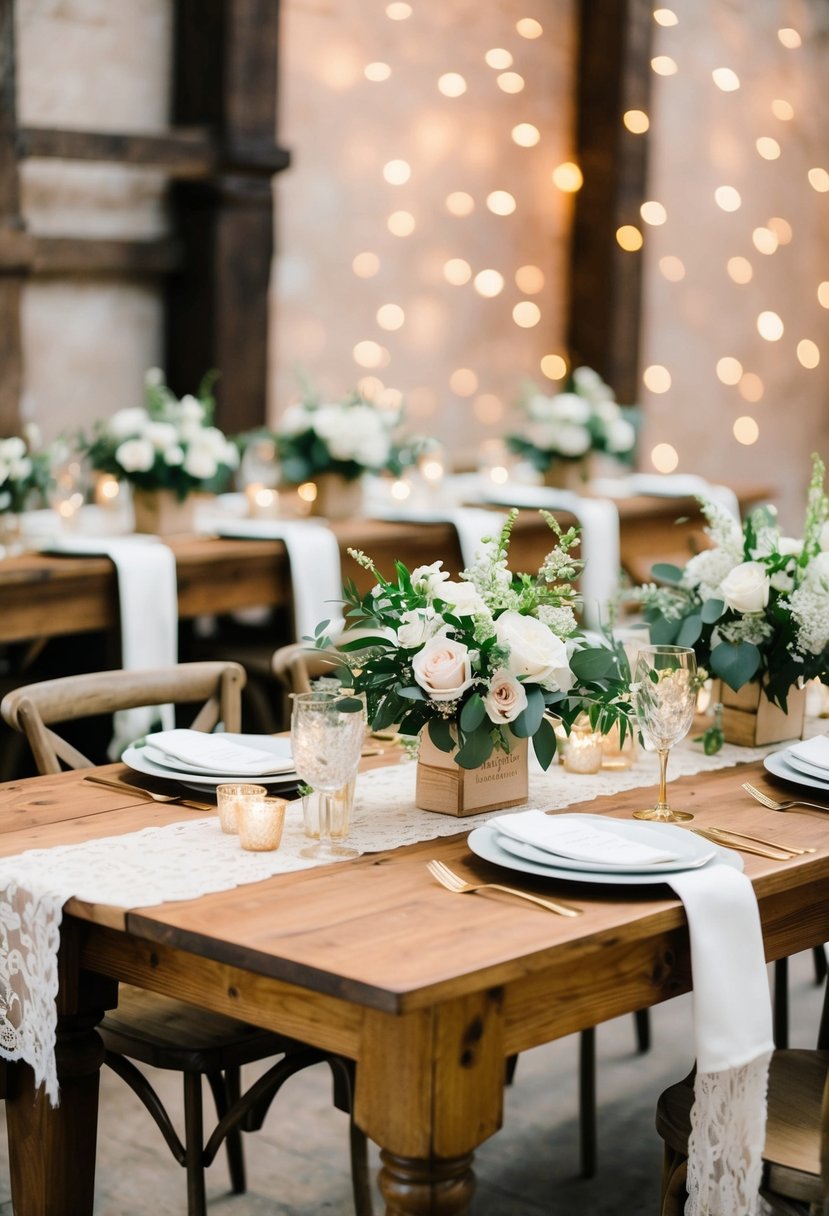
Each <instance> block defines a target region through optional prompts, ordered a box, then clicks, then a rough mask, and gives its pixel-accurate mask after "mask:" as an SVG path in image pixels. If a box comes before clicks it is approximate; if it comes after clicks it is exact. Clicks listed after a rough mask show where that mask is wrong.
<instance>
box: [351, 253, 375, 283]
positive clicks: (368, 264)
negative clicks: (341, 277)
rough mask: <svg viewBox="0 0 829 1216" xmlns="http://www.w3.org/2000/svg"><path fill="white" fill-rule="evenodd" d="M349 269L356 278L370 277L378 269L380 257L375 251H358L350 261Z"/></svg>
mask: <svg viewBox="0 0 829 1216" xmlns="http://www.w3.org/2000/svg"><path fill="white" fill-rule="evenodd" d="M351 269H352V270H353V271H354V273H355V274H356V276H357V278H358V279H371V278H373V277H374V275H376V274H377V271H378V270H379V269H380V259H379V258H378V256H377V254H376V253H369V252H368V251H366V252H364V253H358V254H357V256H356V257H355V258H354V259H353V261H352V263H351Z"/></svg>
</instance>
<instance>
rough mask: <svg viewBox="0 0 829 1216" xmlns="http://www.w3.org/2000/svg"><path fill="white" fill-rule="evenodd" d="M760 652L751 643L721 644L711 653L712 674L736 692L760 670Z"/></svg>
mask: <svg viewBox="0 0 829 1216" xmlns="http://www.w3.org/2000/svg"><path fill="white" fill-rule="evenodd" d="M760 663H761V655H760V651H759V650H758V649H757V647H756V646H754V645H753V644H752V643H751V642H738V643H736V644H734V643H733V642H720V644H719V645H718V646H715V647H714V649H713V650H712V651H711V672H712V674H713V675H715V676H719V678H720V679H721V680H725V682H726V684H727V685H728V686H729V688H733V689H734V691H735V692H736V691H737V690H738V689H740V688H742V686H743V685H744V684H748V682H749V680H751V679H753V677H754V676H755V675H756V674H757V672H758V671H759V670H760Z"/></svg>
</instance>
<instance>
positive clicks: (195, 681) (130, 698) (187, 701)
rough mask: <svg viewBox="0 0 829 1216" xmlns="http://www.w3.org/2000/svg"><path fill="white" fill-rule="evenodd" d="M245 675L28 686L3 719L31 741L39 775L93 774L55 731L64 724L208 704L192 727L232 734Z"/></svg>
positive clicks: (110, 678)
mask: <svg viewBox="0 0 829 1216" xmlns="http://www.w3.org/2000/svg"><path fill="white" fill-rule="evenodd" d="M245 678H246V677H245V669H244V668H243V667H242V666H241V665H240V664H239V663H232V662H229V661H228V662H218V661H217V662H207V663H179V664H177V665H176V666H174V667H163V668H155V669H152V670H147V671H120V670H116V671H96V672H91V673H88V674H84V675H72V676H63V677H62V678H60V679H57V680H42V681H41V682H40V683H37V684H25V685H23V686H22V687H20V688H15V689H14V690H13V691H12V692H9V693H7V694H6V696H5V697H4V698H3V700H2V702H0V714H1V715H2V717H3V719H4V720H5V721H6V722H7V723H8V725H9V726H11V727H12V728H13V729H14V730H18V731H21V732H22V733H23V734H24V735H25V736H26V738H27V740H28V742H29V746H30V747H31V749H32V754H33V755H34V760H35V764H36V766H37V771H38V772H39V773H59V772H60V771H61V761H63V764H64V765H65V766H66V767H68V768H91V767H92V766H93V764H94V761H92V760H88V759H87V757H86V756H84V755H83V753H82V752H79V751H78V750H77V749H76V748H75V747H73V746H72V745H71V744H70V743H68V742H67V741H66V740H65V739H62V738H61V737H60V735H58V734H56V733H55V732H54V731H53V730H50V729H49V728H50V726H52V725H54V724H59V723H62V722H71V721H76V720H77V719H79V718H90V717H93V716H94V715H96V714H111V713H115V712H116V711H117V710H120V709H134V708H136V707H137V706H139V705H167V704H170V703H172V704H175V705H191V704H194V703H197V702H199V701H201V702H203V704H202V706H201V708H200V709H199V711H198V713H197V714H196V716H195V718H194V719H193V721H192V723H191V727H192V729H193V730H203V731H210V730H212V729H213V727H214V726H216V724H217V723H218V722H222V723H223V724H224V727H225V729H226V730H230V731H238V730H239V729H240V728H241V722H242V712H241V693H242V689H243V688H244V686H245Z"/></svg>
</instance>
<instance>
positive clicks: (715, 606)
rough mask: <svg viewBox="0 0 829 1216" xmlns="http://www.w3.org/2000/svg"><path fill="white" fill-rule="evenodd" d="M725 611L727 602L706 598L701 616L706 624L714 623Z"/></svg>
mask: <svg viewBox="0 0 829 1216" xmlns="http://www.w3.org/2000/svg"><path fill="white" fill-rule="evenodd" d="M724 612H725V604H724V603H723V601H722V600H706V601H705V603H704V604H703V605H702V608H701V610H700V616H701V617H702V621H703V624H704V625H713V624H714V622H715V621H718V620H719V619H720V617H721V616H722V614H723V613H724Z"/></svg>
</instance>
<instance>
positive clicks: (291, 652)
mask: <svg viewBox="0 0 829 1216" xmlns="http://www.w3.org/2000/svg"><path fill="white" fill-rule="evenodd" d="M272 667H273V673H274V675H275V676H276V679H277V680H278V682H279V684H280V685H281V687H282V689H283V692H284V695H285V698H286V701H287V699H288V698H289V697H290V695H291V693H300V692H310V691H311V684H312V682H313V681H314V680H317V679H319V678H320V677H321V676H333V675H335V674H336V670H337V660H336V657H335V656H334V655H332V654H331V653H330V652H327V651H324V650H314V649H313V648H312V647H310V646H309V645H308V644H307V643H306V642H293V643H291V644H290V645H288V646H281V647H280V648H279V649H278V650H277V651H275V653H274V656H273V660H272ZM634 1018H635V1031H636V1047H637V1050H638V1051H640V1052H645V1051H648V1049H649V1048H650V1015H649V1011H648V1010H647V1009H640V1010H639V1011H638V1012H637V1013H636V1014H635V1015H634ZM516 1063H517V1058H516V1057H514V1056H513V1057H511V1059H510V1060H509V1061H508V1064H507V1082H508V1083H510V1082H511V1081H512V1078H513V1076H514V1075H515V1068H516ZM596 1124H597V1114H596V1028H595V1027H593V1026H591V1027H590V1028H589V1029H588V1030H583V1031H582V1032H581V1035H580V1036H579V1146H580V1148H579V1152H580V1171H581V1174H582V1176H583V1177H584V1178H592V1177H593V1176H594V1174H595V1173H596V1160H597V1140H598V1137H597V1128H596Z"/></svg>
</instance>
